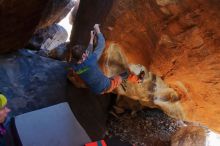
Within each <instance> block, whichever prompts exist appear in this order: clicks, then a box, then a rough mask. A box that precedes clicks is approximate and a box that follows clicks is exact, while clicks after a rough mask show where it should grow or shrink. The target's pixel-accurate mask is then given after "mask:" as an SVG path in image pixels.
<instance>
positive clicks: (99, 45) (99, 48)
mask: <svg viewBox="0 0 220 146" xmlns="http://www.w3.org/2000/svg"><path fill="white" fill-rule="evenodd" d="M94 29H95V32H96V34H97V37H98V42H97V46H96V48H95V51H94V53H95V54H96V56H97V60H99V58H100V57H101V55H102V53H103V50H104V48H105V38H104V36H103V34H102V33H101V31H100V28H99V25H98V24H95V25H94Z"/></svg>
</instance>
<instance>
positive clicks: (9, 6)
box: [0, 0, 74, 53]
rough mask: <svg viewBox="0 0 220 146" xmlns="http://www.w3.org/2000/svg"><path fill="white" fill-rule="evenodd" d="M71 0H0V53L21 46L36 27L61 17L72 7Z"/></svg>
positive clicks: (56, 20) (46, 24)
mask: <svg viewBox="0 0 220 146" xmlns="http://www.w3.org/2000/svg"><path fill="white" fill-rule="evenodd" d="M70 1H71V0H64V1H61V0H30V1H25V0H21V1H17V0H1V1H0V11H1V13H0V19H1V23H0V53H5V52H10V51H13V50H17V49H20V48H23V47H24V45H25V44H26V43H27V42H28V40H29V39H30V38H31V36H32V34H33V33H34V31H35V30H37V29H38V28H42V27H46V26H48V25H51V24H53V23H55V22H58V21H59V20H60V19H62V18H63V17H64V16H65V15H66V14H67V13H68V11H70V9H71V8H72V7H73V5H74V3H73V2H71V3H70Z"/></svg>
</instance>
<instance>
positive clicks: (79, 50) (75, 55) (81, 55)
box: [70, 45, 88, 64]
mask: <svg viewBox="0 0 220 146" xmlns="http://www.w3.org/2000/svg"><path fill="white" fill-rule="evenodd" d="M70 49H71V55H72V61H73V62H74V63H78V64H80V63H82V62H83V61H84V60H85V59H86V58H87V56H88V54H87V52H86V49H85V48H84V47H83V46H82V45H75V46H73V47H71V48H70Z"/></svg>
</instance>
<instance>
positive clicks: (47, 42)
mask: <svg viewBox="0 0 220 146" xmlns="http://www.w3.org/2000/svg"><path fill="white" fill-rule="evenodd" d="M67 38H68V34H67V31H66V30H65V29H64V28H63V27H62V26H60V25H58V24H53V25H51V26H48V27H46V28H43V29H39V30H38V31H36V32H35V33H34V34H33V36H32V37H31V39H30V40H29V42H28V45H27V48H29V49H36V50H39V49H41V50H47V51H50V50H52V49H54V48H56V47H58V46H59V45H60V44H63V43H64V42H66V40H67Z"/></svg>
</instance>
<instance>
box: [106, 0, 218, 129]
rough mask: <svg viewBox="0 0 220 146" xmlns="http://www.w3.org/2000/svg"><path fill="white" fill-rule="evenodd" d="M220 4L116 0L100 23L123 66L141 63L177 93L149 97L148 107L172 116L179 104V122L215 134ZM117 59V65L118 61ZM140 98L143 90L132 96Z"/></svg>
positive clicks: (200, 0) (197, 0) (201, 0)
mask: <svg viewBox="0 0 220 146" xmlns="http://www.w3.org/2000/svg"><path fill="white" fill-rule="evenodd" d="M219 8H220V5H219V2H218V1H217V0H210V1H205V0H187V1H179V0H139V1H135V0H117V1H114V3H113V7H112V9H111V12H110V14H109V15H108V16H107V18H106V21H105V24H104V34H105V37H106V40H107V44H108V47H107V48H106V49H107V50H108V48H111V47H110V46H111V45H114V44H117V47H115V48H116V49H117V48H119V49H120V51H121V52H123V53H122V54H123V55H124V56H126V59H127V62H128V64H141V65H144V66H145V67H146V69H147V70H148V71H151V72H152V73H153V74H155V75H157V76H158V78H159V77H161V78H162V79H164V81H165V83H166V85H167V86H168V87H172V88H173V89H174V90H175V91H176V93H177V94H178V101H175V102H170V101H166V102H162V103H157V102H156V101H154V102H153V104H152V105H156V106H159V107H160V108H162V109H163V110H164V111H168V110H167V107H169V109H173V112H171V113H168V114H169V115H170V116H174V117H175V116H176V115H179V114H177V113H176V112H175V110H176V109H175V108H176V107H179V108H178V112H181V114H180V115H181V116H180V117H182V118H183V119H184V120H188V121H197V122H200V123H202V124H204V125H206V126H208V127H209V128H211V129H213V130H215V131H218V132H220V126H219V125H220V107H219V104H220V98H219V96H220V92H219V91H220V48H219V46H220V40H219V38H220V37H219V35H220V29H219V27H220V19H219V18H220V13H219ZM106 52H108V51H106ZM111 54H112V53H110V55H111ZM107 56H108V55H105V56H104V59H103V60H104V61H103V63H105V62H106V60H107V59H106V58H108V57H107ZM118 62H119V63H122V62H121V59H120V60H119V61H118ZM104 70H106V69H104ZM106 73H107V74H108V71H106ZM116 73H117V72H116ZM109 75H112V73H109ZM136 86H140V85H136ZM129 95H131V94H129ZM132 95H134V94H132ZM138 95H139V94H138ZM143 96H144V97H146V95H145V93H144V92H143V93H142V95H141V96H139V97H137V96H136V97H135V98H139V99H140V98H142V97H143ZM131 97H132V98H134V96H131ZM146 100H147V99H146ZM150 102H151V101H150ZM146 103H147V102H146ZM164 103H165V104H167V105H169V106H164ZM174 104H178V105H177V106H175V107H173V106H174ZM146 105H149V104H146ZM178 117H179V116H177V118H178ZM213 121H214V122H213Z"/></svg>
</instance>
